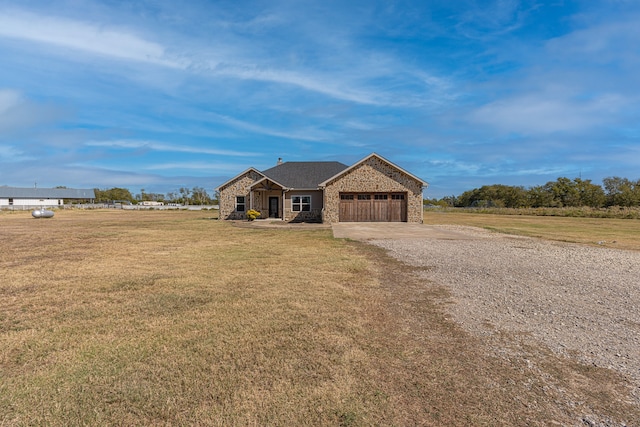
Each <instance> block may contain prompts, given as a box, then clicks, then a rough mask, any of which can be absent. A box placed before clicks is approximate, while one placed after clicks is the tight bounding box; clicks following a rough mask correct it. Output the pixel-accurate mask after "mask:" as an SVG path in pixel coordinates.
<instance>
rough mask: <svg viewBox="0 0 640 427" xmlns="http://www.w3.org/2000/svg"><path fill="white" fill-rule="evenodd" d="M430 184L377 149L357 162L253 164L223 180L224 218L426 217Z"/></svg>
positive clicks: (220, 189) (328, 220)
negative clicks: (426, 190) (252, 212)
mask: <svg viewBox="0 0 640 427" xmlns="http://www.w3.org/2000/svg"><path fill="white" fill-rule="evenodd" d="M427 186H428V183H426V182H425V181H423V180H422V179H420V178H418V177H416V176H414V175H412V174H411V173H409V172H407V171H405V170H404V169H402V168H400V167H398V166H396V165H394V164H393V163H391V162H390V161H388V160H386V159H384V158H383V157H382V156H379V155H378V154H376V153H372V154H370V155H369V156H367V157H365V158H364V159H362V160H360V161H359V162H357V163H355V164H354V165H352V166H347V165H345V164H343V163H340V162H284V163H282V161H281V160H279V161H278V164H277V165H276V166H274V167H272V168H270V169H267V170H264V171H258V170H256V169H254V168H249V169H247V170H245V171H244V172H242V173H240V174H239V175H237V176H235V177H233V178H231V179H230V180H229V181H227V182H225V183H224V184H222V185H220V186H219V187H218V188H217V189H216V190H217V191H218V193H219V204H220V218H222V219H245V218H246V211H248V210H249V209H254V210H256V211H258V212H260V214H261V216H260V217H261V218H280V219H283V220H285V221H306V222H326V223H334V222H355V221H358V222H373V221H375V222H378V221H380V222H382V221H392V222H413V223H421V222H422V190H423V189H424V188H425V187H427Z"/></svg>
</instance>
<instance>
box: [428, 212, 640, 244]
mask: <svg viewBox="0 0 640 427" xmlns="http://www.w3.org/2000/svg"><path fill="white" fill-rule="evenodd" d="M424 222H425V224H433V225H438V224H453V225H469V226H473V227H482V228H486V229H489V230H494V231H498V232H500V233H507V234H517V235H522V236H529V237H540V238H543V239H548V240H558V241H563V242H572V243H586V244H591V245H600V246H605V247H610V248H618V249H631V250H640V221H639V220H637V219H615V218H573V217H552V216H527V215H498V214H480V213H468V212H456V211H451V210H449V211H442V212H438V211H432V210H430V211H427V212H425V214H424Z"/></svg>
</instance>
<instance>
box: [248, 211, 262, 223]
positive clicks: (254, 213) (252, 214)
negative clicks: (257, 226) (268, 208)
mask: <svg viewBox="0 0 640 427" xmlns="http://www.w3.org/2000/svg"><path fill="white" fill-rule="evenodd" d="M259 216H260V212H258V211H256V210H254V209H249V210H248V211H247V221H253V220H254V219H256V218H258V217H259Z"/></svg>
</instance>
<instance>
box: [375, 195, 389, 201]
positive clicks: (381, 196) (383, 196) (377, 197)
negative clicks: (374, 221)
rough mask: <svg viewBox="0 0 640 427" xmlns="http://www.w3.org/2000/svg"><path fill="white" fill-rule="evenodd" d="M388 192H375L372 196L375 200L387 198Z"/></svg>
mask: <svg viewBox="0 0 640 427" xmlns="http://www.w3.org/2000/svg"><path fill="white" fill-rule="evenodd" d="M387 196H388V194H376V195H375V196H374V197H373V198H374V199H375V200H387Z"/></svg>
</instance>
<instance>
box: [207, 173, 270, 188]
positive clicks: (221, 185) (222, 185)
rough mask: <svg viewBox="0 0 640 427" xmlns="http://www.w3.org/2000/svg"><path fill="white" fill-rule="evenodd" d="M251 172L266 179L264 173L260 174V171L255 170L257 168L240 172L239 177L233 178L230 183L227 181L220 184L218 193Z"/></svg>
mask: <svg viewBox="0 0 640 427" xmlns="http://www.w3.org/2000/svg"><path fill="white" fill-rule="evenodd" d="M249 172H255V173H257V174H258V175H260V176H262V177H264V175H263V174H262V172H260V171H259V170H258V169H255V168H249V169H247V170H245V171H244V172H240V173H239V174H238V175H236V176H234V177H233V178H231V179H230V180H228V181H226V182H224V183H222V184H220V185H219V186H218V187H217V188H216V191H220V190H221V189H222V188H223V187H226V186H227V184H230V183H232V182H233V181H235V180H236V179H238V178H240V177H241V176H242V175H244V174H247V173H249Z"/></svg>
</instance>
